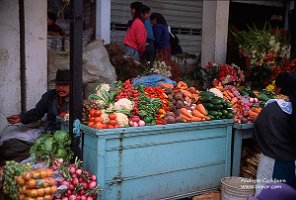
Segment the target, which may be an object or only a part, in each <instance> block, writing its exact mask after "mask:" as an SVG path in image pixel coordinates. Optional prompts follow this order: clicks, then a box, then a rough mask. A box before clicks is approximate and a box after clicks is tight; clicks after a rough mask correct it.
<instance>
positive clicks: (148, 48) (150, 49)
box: [128, 1, 154, 65]
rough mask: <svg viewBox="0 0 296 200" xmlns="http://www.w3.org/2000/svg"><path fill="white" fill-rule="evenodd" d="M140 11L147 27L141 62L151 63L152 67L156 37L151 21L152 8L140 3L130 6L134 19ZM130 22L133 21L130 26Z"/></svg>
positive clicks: (136, 2)
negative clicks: (137, 11)
mask: <svg viewBox="0 0 296 200" xmlns="http://www.w3.org/2000/svg"><path fill="white" fill-rule="evenodd" d="M140 9H141V10H142V12H143V20H144V25H145V28H146V32H147V40H146V44H145V51H144V53H143V55H142V56H141V61H143V62H149V63H150V65H152V64H153V61H154V46H153V42H154V36H153V30H152V26H151V21H150V18H149V16H150V8H149V7H148V6H146V5H144V4H143V3H141V2H139V1H135V2H133V3H131V4H130V12H131V15H132V16H133V17H134V14H135V12H136V10H140ZM130 22H131V21H129V22H128V24H129V23H130Z"/></svg>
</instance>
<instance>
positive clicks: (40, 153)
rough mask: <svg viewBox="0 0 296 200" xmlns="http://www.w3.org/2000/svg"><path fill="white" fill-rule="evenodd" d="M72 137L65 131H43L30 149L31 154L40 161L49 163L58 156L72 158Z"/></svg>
mask: <svg viewBox="0 0 296 200" xmlns="http://www.w3.org/2000/svg"><path fill="white" fill-rule="evenodd" d="M70 145H71V138H70V136H69V134H68V133H67V132H65V131H61V130H58V131H56V132H55V133H54V134H51V133H43V134H41V135H40V137H39V138H38V139H37V140H36V141H35V143H34V145H33V146H32V147H31V149H30V156H31V157H32V158H33V159H34V160H36V161H38V162H41V161H44V162H46V163H47V164H48V165H49V164H50V163H51V162H53V161H54V160H56V159H58V158H68V159H69V158H70V157H71V156H72V154H73V153H72V151H71V147H70Z"/></svg>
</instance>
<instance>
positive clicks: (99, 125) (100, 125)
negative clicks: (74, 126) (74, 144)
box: [94, 122, 102, 129]
mask: <svg viewBox="0 0 296 200" xmlns="http://www.w3.org/2000/svg"><path fill="white" fill-rule="evenodd" d="M94 128H95V129H102V124H101V123H100V122H98V123H95V125H94Z"/></svg>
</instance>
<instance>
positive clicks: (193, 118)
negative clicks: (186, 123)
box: [191, 117, 203, 122]
mask: <svg viewBox="0 0 296 200" xmlns="http://www.w3.org/2000/svg"><path fill="white" fill-rule="evenodd" d="M202 120H203V118H201V117H192V118H191V121H192V122H198V121H202Z"/></svg>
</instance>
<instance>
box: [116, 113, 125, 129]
mask: <svg viewBox="0 0 296 200" xmlns="http://www.w3.org/2000/svg"><path fill="white" fill-rule="evenodd" d="M114 114H115V115H116V122H117V124H118V125H119V126H120V127H126V126H128V117H127V116H126V115H125V114H123V113H114Z"/></svg>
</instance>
